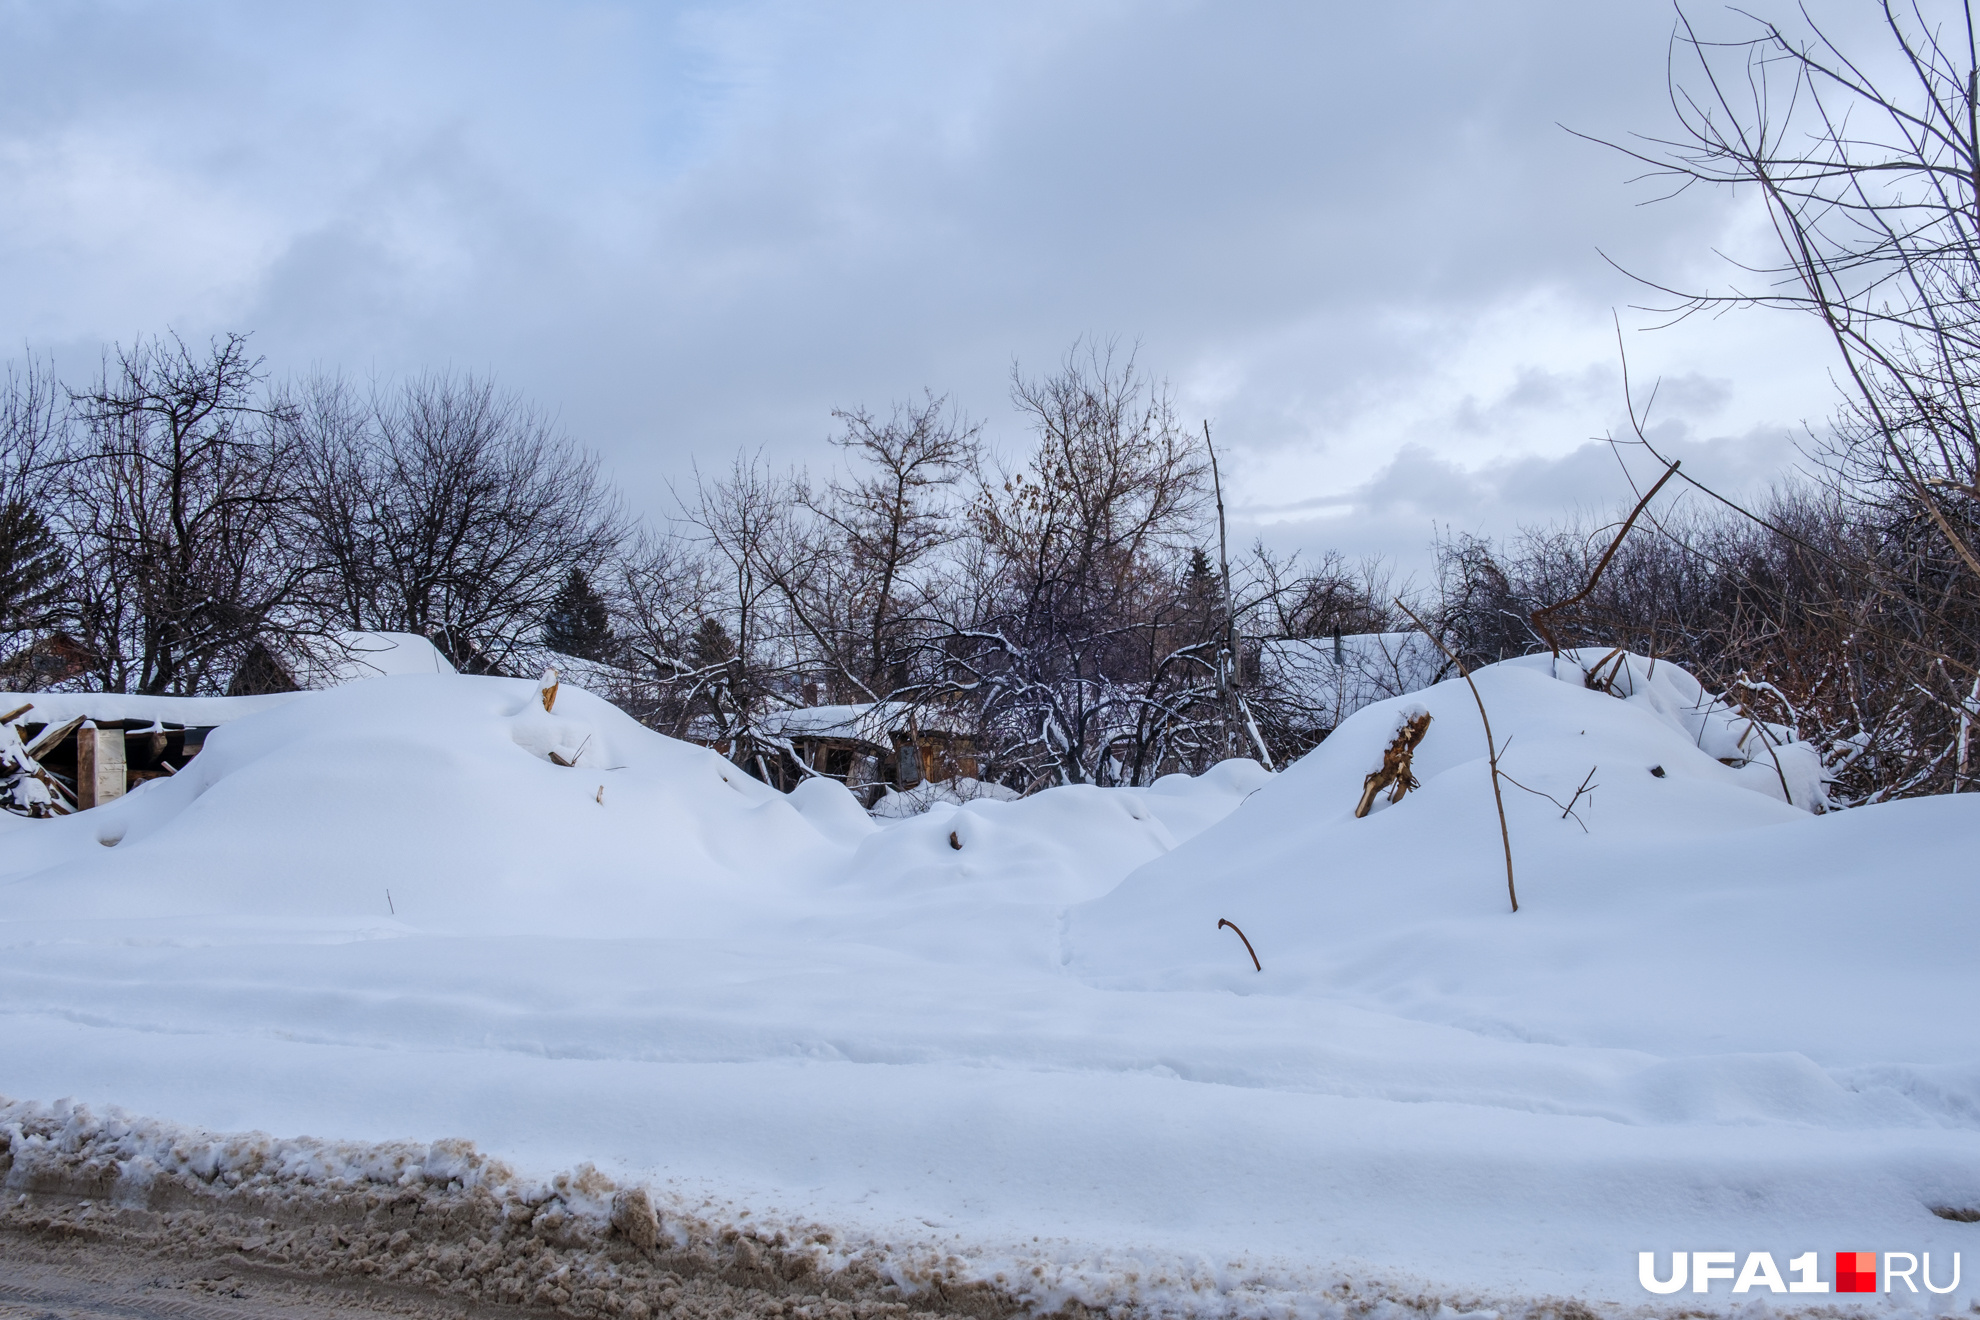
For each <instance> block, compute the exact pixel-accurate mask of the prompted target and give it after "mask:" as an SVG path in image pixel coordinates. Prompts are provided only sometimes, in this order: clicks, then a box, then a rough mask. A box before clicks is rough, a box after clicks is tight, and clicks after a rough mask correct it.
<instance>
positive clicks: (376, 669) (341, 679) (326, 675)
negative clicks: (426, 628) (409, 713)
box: [302, 632, 455, 688]
mask: <svg viewBox="0 0 1980 1320" xmlns="http://www.w3.org/2000/svg"><path fill="white" fill-rule="evenodd" d="M335 641H336V644H337V647H338V649H339V650H340V651H341V652H342V655H340V656H338V657H336V658H334V659H332V660H331V661H330V662H329V663H327V664H315V665H309V666H306V667H305V670H306V672H305V673H304V674H303V675H302V685H303V686H304V687H307V688H327V687H340V686H342V685H343V684H345V683H355V682H357V681H359V680H360V679H366V678H384V677H386V676H388V675H392V674H451V673H453V672H455V670H454V666H453V662H452V661H450V660H448V659H447V657H446V656H444V655H442V654H440V648H438V647H436V646H435V645H434V644H433V643H432V641H430V640H429V639H427V638H425V637H421V636H420V635H419V634H418V633H401V632H341V633H338V634H337V635H336V638H335Z"/></svg>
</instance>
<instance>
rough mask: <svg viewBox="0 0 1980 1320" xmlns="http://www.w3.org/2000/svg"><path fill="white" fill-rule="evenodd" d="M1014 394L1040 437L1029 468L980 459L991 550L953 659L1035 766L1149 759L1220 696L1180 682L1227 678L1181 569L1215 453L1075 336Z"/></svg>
mask: <svg viewBox="0 0 1980 1320" xmlns="http://www.w3.org/2000/svg"><path fill="white" fill-rule="evenodd" d="M1012 398H1013V400H1014V402H1015V403H1016V404H1017V406H1018V409H1019V411H1020V412H1022V413H1023V414H1025V415H1026V416H1027V418H1028V419H1029V420H1030V422H1031V424H1032V427H1033V429H1034V431H1035V433H1036V435H1037V442H1036V446H1035V448H1034V449H1033V451H1032V454H1031V456H1030V459H1029V461H1028V462H1027V463H1026V464H1025V465H1024V466H1023V467H1021V468H1017V469H1007V468H1002V467H993V466H990V465H989V464H987V463H986V464H982V465H979V467H978V470H977V474H976V480H977V498H976V503H975V507H974V509H973V510H972V515H971V520H972V529H971V530H972V531H973V532H974V534H975V535H976V537H978V538H979V539H980V541H981V546H982V553H981V555H980V557H979V558H978V559H977V560H976V562H975V565H974V567H975V570H976V572H975V574H974V575H973V580H972V581H971V582H970V584H969V587H968V601H967V603H968V606H969V609H970V612H969V614H968V615H967V616H966V617H964V618H962V619H959V620H958V621H957V625H958V626H956V627H955V629H954V630H953V633H952V637H951V641H950V643H949V653H950V658H951V660H952V662H953V666H954V672H956V673H957V674H959V675H960V676H961V680H960V681H961V685H962V687H963V688H964V689H965V690H967V691H969V692H970V693H971V694H972V695H973V697H974V699H975V700H976V702H977V704H978V707H979V709H980V710H981V711H982V712H983V718H984V720H985V722H986V724H988V725H992V726H1001V727H1002V729H1003V730H1004V734H1005V737H1006V739H1007V740H1008V741H1012V742H1015V743H1016V744H1018V745H1021V746H1027V747H1030V748H1032V749H1034V750H1033V751H1032V752H1031V753H1030V756H1031V758H1032V760H1033V765H1034V768H1035V770H1036V772H1037V774H1039V775H1042V776H1046V777H1050V778H1054V779H1057V780H1059V781H1062V782H1088V781H1092V780H1095V779H1098V780H1100V781H1101V782H1106V781H1108V780H1109V779H1111V778H1112V777H1113V776H1115V775H1116V774H1118V773H1123V772H1125V773H1126V774H1128V775H1130V776H1134V777H1141V776H1146V775H1151V774H1153V773H1155V772H1157V770H1158V768H1159V767H1160V766H1161V764H1162V762H1163V761H1164V760H1166V759H1167V757H1165V756H1164V755H1162V754H1161V753H1160V752H1159V751H1157V750H1156V749H1155V748H1154V746H1153V744H1155V743H1157V742H1159V741H1161V739H1162V736H1163V734H1164V733H1165V732H1166V731H1168V730H1169V729H1171V728H1172V727H1173V726H1175V725H1176V724H1177V723H1179V722H1180V721H1181V720H1182V719H1183V717H1184V716H1185V714H1186V708H1187V707H1188V706H1190V705H1193V704H1196V703H1197V702H1200V701H1202V700H1205V699H1208V700H1210V701H1212V702H1214V701H1215V692H1214V687H1211V688H1209V689H1208V690H1207V692H1206V693H1205V694H1203V695H1199V693H1198V691H1197V688H1198V686H1199V685H1196V684H1189V683H1185V684H1184V686H1185V687H1186V688H1190V689H1191V691H1190V693H1189V695H1188V696H1187V697H1186V698H1184V699H1181V700H1178V699H1177V695H1178V694H1175V693H1172V692H1171V691H1169V689H1170V688H1171V687H1172V686H1173V685H1174V682H1173V681H1174V680H1175V679H1176V678H1178V677H1180V676H1181V675H1183V674H1191V675H1195V676H1198V677H1203V676H1213V675H1214V666H1215V653H1216V648H1217V646H1218V644H1219V641H1220V640H1221V639H1220V637H1219V636H1218V635H1217V632H1218V631H1221V630H1215V631H1213V632H1212V633H1211V635H1209V636H1204V635H1202V632H1201V630H1200V629H1191V628H1189V627H1188V626H1187V625H1188V624H1189V621H1190V609H1189V603H1188V600H1187V592H1186V590H1185V589H1184V585H1183V584H1184V580H1185V578H1186V571H1185V561H1186V557H1187V556H1188V553H1189V551H1190V550H1191V549H1192V548H1193V545H1192V542H1193V538H1194V537H1195V536H1196V534H1197V533H1199V532H1200V531H1201V530H1202V528H1201V523H1202V517H1203V513H1204V510H1205V507H1206V505H1207V503H1208V491H1207V489H1206V485H1207V483H1206V478H1207V476H1208V468H1207V465H1206V464H1205V463H1204V461H1203V458H1202V455H1201V453H1200V452H1199V451H1198V449H1197V447H1196V443H1195V440H1194V436H1193V433H1192V432H1190V431H1188V430H1185V429H1184V428H1183V427H1181V426H1180V425H1179V424H1178V422H1177V420H1176V417H1175V414H1174V410H1173V408H1172V406H1171V404H1170V401H1169V397H1168V394H1167V392H1166V390H1165V389H1164V388H1163V387H1161V386H1159V385H1156V384H1154V383H1152V382H1149V381H1146V380H1144V379H1143V378H1142V376H1141V375H1140V374H1139V372H1138V371H1137V369H1136V366H1135V362H1134V359H1133V358H1132V356H1130V357H1127V358H1124V359H1122V358H1117V357H1116V356H1115V354H1114V352H1113V351H1112V350H1111V349H1109V348H1102V347H1100V346H1097V345H1086V346H1084V347H1083V348H1082V347H1080V346H1075V348H1074V350H1073V351H1072V352H1071V353H1069V354H1067V356H1066V358H1065V360H1064V361H1063V363H1062V364H1061V367H1060V370H1059V371H1058V372H1057V373H1056V374H1055V375H1052V376H1049V377H1047V378H1045V379H1042V380H1033V379H1028V378H1026V377H1024V376H1023V375H1021V374H1018V373H1016V372H1013V378H1012ZM1122 743H1125V744H1127V747H1128V748H1132V749H1133V750H1132V751H1128V750H1127V748H1124V747H1122V746H1121V744H1122ZM1151 752H1153V753H1154V754H1153V755H1151ZM1123 753H1125V759H1126V761H1127V762H1128V764H1127V765H1126V767H1125V769H1124V771H1123V767H1122V763H1123V759H1124V758H1123Z"/></svg>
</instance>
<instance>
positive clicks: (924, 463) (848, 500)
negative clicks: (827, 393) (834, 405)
mask: <svg viewBox="0 0 1980 1320" xmlns="http://www.w3.org/2000/svg"><path fill="white" fill-rule="evenodd" d="M833 415H834V416H835V417H837V418H838V419H839V421H840V422H841V423H843V424H844V426H845V430H844V432H843V433H842V434H840V435H838V436H836V437H834V438H833V442H832V443H833V444H834V445H836V446H837V447H838V448H839V449H840V450H841V451H842V452H843V453H844V454H845V455H846V457H847V458H848V460H850V462H851V470H850V471H849V472H848V473H846V474H845V475H843V476H841V477H835V478H833V479H832V480H830V481H829V482H827V483H826V485H825V486H824V488H823V489H822V490H816V491H814V490H812V489H810V488H809V487H808V485H804V484H800V486H799V489H798V493H797V498H798V502H799V503H800V504H801V505H803V507H804V508H805V509H806V510H807V511H809V513H810V514H812V515H813V524H814V525H813V527H812V528H811V530H810V534H809V542H810V543H809V545H808V546H807V547H806V548H805V550H804V551H803V552H802V553H801V554H799V555H798V556H796V557H794V558H793V559H791V560H790V561H789V562H787V563H786V564H784V565H783V566H781V567H780V568H779V569H778V570H777V571H778V573H779V575H780V578H781V582H782V585H783V587H784V589H785V592H786V594H787V597H788V604H789V607H790V609H791V612H792V616H793V621H794V622H795V623H796V625H797V626H798V627H799V628H801V629H802V630H803V631H804V632H805V633H806V635H807V637H808V639H809V641H810V643H811V645H812V646H813V647H814V648H815V650H816V653H817V656H818V659H819V660H820V661H821V662H822V664H821V666H820V668H821V670H822V676H823V677H824V678H826V679H827V680H828V684H829V690H831V691H833V692H834V693H835V695H838V696H839V698H840V699H842V700H863V701H874V700H882V699H886V698H888V697H898V696H901V695H903V694H904V691H905V690H906V689H908V688H909V687H910V686H911V685H913V684H914V681H915V680H914V678H913V676H912V672H911V671H912V663H911V661H912V653H913V652H914V650H915V649H916V648H915V643H916V641H917V640H918V639H919V638H921V637H922V636H925V635H926V632H927V629H926V619H927V614H928V610H929V607H930V605H931V603H932V601H933V599H934V593H935V591H936V584H935V582H934V581H933V580H931V577H930V575H929V570H930V569H931V568H933V567H935V565H936V560H937V556H938V555H939V553H940V552H941V551H942V550H943V549H944V548H945V547H947V546H949V545H951V544H952V543H953V542H954V541H955V540H956V538H957V537H958V536H960V535H961V534H962V528H961V525H960V524H959V522H958V520H957V518H956V516H955V509H954V508H953V507H952V506H951V502H950V501H949V500H948V498H947V496H948V495H949V492H950V491H951V490H952V488H953V487H954V486H955V484H956V481H957V479H958V478H959V477H960V476H961V474H962V472H963V471H964V470H965V469H966V468H968V467H970V466H971V465H973V464H974V463H975V462H976V461H977V456H978V443H977V441H978V434H979V430H980V428H979V427H977V426H976V425H974V424H973V423H970V422H969V421H967V420H966V419H964V418H962V417H960V416H958V415H957V414H956V413H954V412H953V411H952V410H951V409H949V407H948V403H947V400H946V399H942V398H938V397H936V396H935V395H934V394H927V395H925V396H924V398H923V399H922V401H921V402H920V403H918V404H897V405H895V407H894V409H893V412H892V414H891V415H890V416H889V417H888V418H887V420H885V421H880V420H879V419H877V418H875V417H874V416H873V415H872V414H871V413H869V412H867V411H866V410H865V409H863V408H856V409H851V410H842V411H839V412H835V413H834V414H833Z"/></svg>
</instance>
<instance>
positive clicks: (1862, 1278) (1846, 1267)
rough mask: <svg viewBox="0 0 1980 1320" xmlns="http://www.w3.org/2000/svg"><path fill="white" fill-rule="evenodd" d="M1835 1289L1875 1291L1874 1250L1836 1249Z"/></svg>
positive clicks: (1875, 1259) (1840, 1290)
mask: <svg viewBox="0 0 1980 1320" xmlns="http://www.w3.org/2000/svg"><path fill="white" fill-rule="evenodd" d="M1836 1291H1837V1292H1839V1293H1844V1292H1867V1293H1873V1292H1876V1291H1877V1253H1876V1252H1874V1251H1838V1252H1837V1253H1836Z"/></svg>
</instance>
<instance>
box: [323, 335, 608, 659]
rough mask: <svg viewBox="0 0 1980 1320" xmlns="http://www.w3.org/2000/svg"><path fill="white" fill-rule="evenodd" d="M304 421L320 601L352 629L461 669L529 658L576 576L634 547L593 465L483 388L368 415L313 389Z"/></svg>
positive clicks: (396, 403)
mask: <svg viewBox="0 0 1980 1320" xmlns="http://www.w3.org/2000/svg"><path fill="white" fill-rule="evenodd" d="M293 413H294V415H295V417H296V418H297V419H298V420H297V422H296V423H295V425H297V426H298V427H299V428H300V432H301V433H300V436H299V439H300V441H301V448H302V451H303V452H304V454H305V455H306V467H307V470H308V473H309V488H308V495H307V509H308V514H309V523H310V528H311V533H312V535H311V540H312V544H313V545H314V546H315V547H317V549H318V551H319V553H320V555H321V557H322V562H323V565H324V573H325V576H324V578H323V579H322V580H321V581H322V590H321V592H320V598H321V599H322V600H323V601H325V602H326V604H328V605H330V606H333V607H334V608H335V609H336V611H337V614H338V616H339V617H341V619H342V620H343V621H344V623H345V625H346V626H348V627H351V628H357V629H375V630H380V631H390V632H412V633H422V634H424V635H426V636H428V637H431V638H432V639H433V640H434V642H435V643H436V644H437V645H438V646H440V648H441V649H442V650H443V651H445V652H447V654H448V656H449V658H450V659H452V660H453V661H454V663H455V664H456V665H458V666H459V667H460V668H462V669H463V670H467V671H469V672H480V673H485V672H500V670H501V669H502V666H503V665H504V663H505V662H506V661H508V660H509V658H510V657H511V656H513V655H515V654H516V653H518V652H519V651H522V650H525V649H527V648H529V647H530V646H531V645H532V644H533V643H534V641H535V638H536V633H537V630H538V629H539V628H540V627H541V625H542V623H543V620H544V617H545V615H546V614H547V613H548V611H549V609H550V607H551V604H552V602H553V601H555V599H556V598H557V594H558V592H559V591H560V590H562V589H563V588H564V586H565V585H566V584H567V583H568V581H569V579H570V574H571V572H572V570H574V569H575V570H579V571H583V572H586V573H592V572H596V571H597V570H598V569H599V567H600V566H601V565H602V564H604V563H605V562H606V561H607V560H608V559H609V558H610V556H611V555H612V554H613V552H614V551H615V550H616V549H617V547H618V545H619V544H620V542H621V541H622V539H623V538H624V536H625V534H626V530H627V523H626V519H625V516H624V514H623V512H622V511H621V508H620V504H619V499H618V496H617V494H616V493H615V492H614V491H613V490H612V488H611V487H610V485H609V484H608V483H606V482H605V481H604V479H603V478H602V477H601V476H600V474H599V470H598V460H597V458H596V457H595V456H593V455H591V454H589V453H586V452H585V451H583V450H581V449H579V448H578V447H577V445H576V444H574V443H573V442H572V441H571V440H569V439H568V438H566V437H564V436H562V435H560V434H559V433H558V432H557V431H556V430H555V428H554V427H553V426H552V425H551V423H550V422H549V421H548V419H546V418H545V417H543V416H542V415H540V414H539V413H537V412H536V411H535V410H533V409H532V408H530V407H529V406H528V405H527V404H526V403H524V402H523V401H522V400H521V399H519V398H518V397H516V396H514V395H509V394H502V393H498V392H497V391H496V389H495V388H494V386H493V385H492V384H491V383H490V382H488V381H485V380H480V379H477V378H475V377H472V376H453V375H446V374H438V375H429V376H422V377H418V378H416V379H414V380H412V381H409V382H407V383H406V384H405V385H403V386H402V387H400V388H399V389H398V390H396V391H393V392H389V393H374V394H373V395H372V396H371V397H370V398H368V399H367V400H365V402H364V403H363V404H362V405H361V406H360V405H358V404H357V403H356V402H355V401H354V400H353V399H352V397H351V395H350V394H349V392H348V391H347V389H345V388H344V387H343V386H342V385H340V384H339V383H337V382H334V381H331V382H323V381H317V382H311V383H309V384H307V385H306V386H304V387H302V388H301V389H300V390H299V391H298V397H297V399H296V403H295V407H294V409H293Z"/></svg>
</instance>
